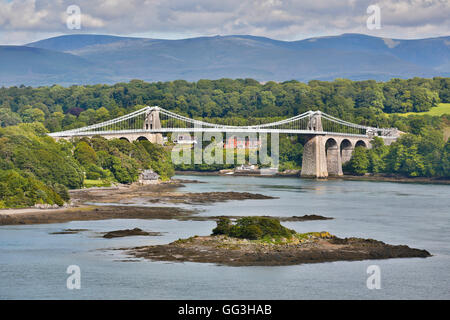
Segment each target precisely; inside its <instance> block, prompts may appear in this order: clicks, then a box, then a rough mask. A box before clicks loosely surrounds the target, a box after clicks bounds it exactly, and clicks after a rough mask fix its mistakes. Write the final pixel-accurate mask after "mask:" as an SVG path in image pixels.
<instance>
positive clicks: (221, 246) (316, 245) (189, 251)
mask: <svg viewBox="0 0 450 320" xmlns="http://www.w3.org/2000/svg"><path fill="white" fill-rule="evenodd" d="M284 240H286V239H284ZM128 252H129V253H130V254H131V255H132V256H135V257H137V258H147V259H151V260H157V261H179V262H184V261H191V262H205V263H217V264H221V265H230V266H278V265H295V264H302V263H317V262H328V261H353V260H366V259H389V258H410V257H420V258H425V257H429V256H430V253H429V252H428V251H426V250H420V249H414V248H410V247H408V246H404V245H397V246H396V245H389V244H385V243H384V242H381V241H376V240H372V239H360V238H348V239H340V238H336V237H334V236H332V235H330V234H329V233H328V232H320V233H308V234H305V235H304V236H303V235H301V236H300V237H298V238H297V239H296V240H295V241H287V240H286V241H285V242H283V241H281V242H276V243H267V242H263V241H258V240H246V239H236V238H230V237H226V236H205V237H200V236H195V237H191V238H188V239H180V240H177V241H175V242H172V243H170V244H166V245H155V246H145V247H137V248H133V249H129V250H128Z"/></svg>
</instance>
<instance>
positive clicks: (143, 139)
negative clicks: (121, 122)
mask: <svg viewBox="0 0 450 320" xmlns="http://www.w3.org/2000/svg"><path fill="white" fill-rule="evenodd" d="M136 140H137V141H145V140H147V141H148V139H147V137H144V136H140V137H138V138H137V139H136Z"/></svg>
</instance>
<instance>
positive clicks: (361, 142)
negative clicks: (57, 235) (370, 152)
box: [355, 140, 367, 148]
mask: <svg viewBox="0 0 450 320" xmlns="http://www.w3.org/2000/svg"><path fill="white" fill-rule="evenodd" d="M356 147H364V148H367V143H366V142H364V141H363V140H358V141H356V144H355V148H356Z"/></svg>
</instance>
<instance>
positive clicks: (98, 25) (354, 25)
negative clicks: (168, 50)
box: [0, 0, 450, 43]
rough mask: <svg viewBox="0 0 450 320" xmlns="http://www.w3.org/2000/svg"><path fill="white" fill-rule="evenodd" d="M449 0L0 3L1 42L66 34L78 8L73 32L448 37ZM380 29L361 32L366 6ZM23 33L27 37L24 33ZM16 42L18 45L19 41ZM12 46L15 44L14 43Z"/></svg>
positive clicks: (2, 0)
mask: <svg viewBox="0 0 450 320" xmlns="http://www.w3.org/2000/svg"><path fill="white" fill-rule="evenodd" d="M449 1H450V0H373V1H372V0H302V1H298V0H226V1H224V0H195V1H189V0H128V1H120V0H39V1H37V0H8V1H6V0H0V43H5V41H7V42H8V43H11V39H12V38H13V37H12V36H11V35H12V34H19V33H20V34H21V37H20V39H21V40H23V39H25V38H27V40H29V41H31V40H36V38H37V37H38V36H42V35H43V34H65V33H71V32H74V31H71V30H68V29H67V26H66V23H65V20H66V19H67V13H66V9H67V7H68V6H69V5H72V4H76V5H78V6H79V7H80V9H81V13H82V16H81V30H76V32H77V33H80V32H86V33H101V34H121V35H133V34H140V35H148V36H152V37H170V38H173V37H189V36H197V35H215V34H221V35H225V34H252V35H259V36H267V37H272V38H277V39H282V40H295V39H301V38H305V37H312V36H318V35H334V34H340V33H345V32H359V33H366V34H372V35H375V36H380V37H385V38H420V37H429V36H442V35H448V34H449V33H450V32H449V31H450V18H449V17H450V3H449ZM373 4H376V5H378V6H379V7H380V8H381V29H375V30H368V29H367V28H366V20H367V18H368V14H367V13H366V10H367V7H368V6H369V5H373ZM26 35H27V36H26ZM17 41H18V40H17ZM12 42H14V41H12Z"/></svg>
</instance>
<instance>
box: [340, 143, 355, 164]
mask: <svg viewBox="0 0 450 320" xmlns="http://www.w3.org/2000/svg"><path fill="white" fill-rule="evenodd" d="M353 149H354V148H353V145H352V143H351V142H350V140H348V139H344V140H342V141H341V145H340V152H341V162H342V164H344V163H346V162H348V161H349V160H350V159H351V157H352V152H353Z"/></svg>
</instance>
